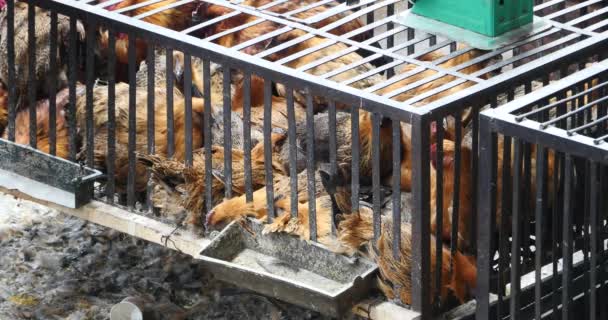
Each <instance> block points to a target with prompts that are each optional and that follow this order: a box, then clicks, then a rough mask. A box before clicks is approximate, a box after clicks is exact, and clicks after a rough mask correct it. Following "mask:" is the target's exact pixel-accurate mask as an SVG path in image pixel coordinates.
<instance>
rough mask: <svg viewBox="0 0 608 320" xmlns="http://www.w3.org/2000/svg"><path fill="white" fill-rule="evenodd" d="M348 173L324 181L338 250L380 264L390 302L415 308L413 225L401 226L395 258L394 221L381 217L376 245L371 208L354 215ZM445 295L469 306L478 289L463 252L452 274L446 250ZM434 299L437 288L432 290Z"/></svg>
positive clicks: (381, 285) (474, 272) (433, 259)
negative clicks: (473, 291) (357, 254)
mask: <svg viewBox="0 0 608 320" xmlns="http://www.w3.org/2000/svg"><path fill="white" fill-rule="evenodd" d="M349 180H350V179H349V178H348V170H339V172H338V174H337V175H335V176H329V175H325V177H324V179H323V180H322V182H323V184H324V185H325V187H326V189H327V190H328V192H329V193H330V197H332V198H333V200H332V202H333V205H334V208H335V209H336V213H338V214H339V215H338V216H336V218H335V221H336V223H337V229H338V243H339V246H338V249H339V250H342V251H343V252H344V253H347V254H355V253H361V254H363V255H365V256H368V257H369V258H370V259H372V260H374V261H375V262H376V263H377V264H378V268H379V271H380V276H379V279H378V283H379V288H380V290H381V291H382V292H383V293H384V294H385V295H386V296H387V298H389V299H400V300H401V302H403V303H407V304H411V302H412V299H411V289H412V286H411V270H412V243H411V225H409V224H407V223H402V224H401V240H400V255H399V259H396V258H395V257H394V255H393V237H392V230H393V223H394V222H393V221H392V219H391V218H390V217H387V216H383V217H381V228H382V230H383V231H382V232H381V233H380V237H379V238H378V240H377V241H374V240H373V238H374V229H373V228H374V227H373V212H372V209H371V208H369V207H367V206H364V205H362V206H360V208H359V211H358V212H353V211H352V207H351V202H350V201H351V200H350V199H351V195H350V189H349V184H348V181H349ZM430 240H431V246H430V248H431V252H430V259H431V270H430V271H429V272H430V275H431V283H432V284H434V283H435V280H434V277H435V271H434V270H435V268H437V265H436V250H435V240H434V237H433V236H432V235H431V239H430ZM441 254H442V265H441V266H440V267H441V270H442V271H441V292H440V299H441V301H442V302H443V301H445V300H446V298H447V297H448V294H449V293H450V292H451V293H453V294H454V295H455V296H456V298H458V300H460V301H461V302H465V301H466V299H467V298H468V297H469V292H470V290H473V289H474V288H475V287H476V281H477V269H476V267H475V264H474V262H473V261H472V259H471V258H469V257H467V256H464V255H463V254H461V253H460V252H457V253H456V254H455V255H454V257H453V258H454V259H453V261H454V270H453V272H452V273H450V261H451V260H450V250H449V249H448V248H443V249H442V253H441ZM431 288H432V289H431V293H432V294H433V297H434V296H435V294H434V293H433V291H434V286H432V287H431Z"/></svg>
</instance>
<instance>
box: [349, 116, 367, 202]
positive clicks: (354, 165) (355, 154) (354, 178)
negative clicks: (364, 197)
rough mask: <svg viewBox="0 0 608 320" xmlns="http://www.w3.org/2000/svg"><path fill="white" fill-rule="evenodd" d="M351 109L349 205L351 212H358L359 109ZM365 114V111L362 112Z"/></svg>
mask: <svg viewBox="0 0 608 320" xmlns="http://www.w3.org/2000/svg"><path fill="white" fill-rule="evenodd" d="M360 107H361V106H352V107H351V114H350V116H351V119H350V123H351V126H350V130H351V137H352V157H351V158H352V160H351V161H352V162H351V192H352V194H351V204H352V210H353V212H357V211H359V167H360V162H359V161H360V157H361V154H360V150H361V149H360V146H361V144H360V139H359V112H360V111H359V108H360ZM363 112H366V111H363Z"/></svg>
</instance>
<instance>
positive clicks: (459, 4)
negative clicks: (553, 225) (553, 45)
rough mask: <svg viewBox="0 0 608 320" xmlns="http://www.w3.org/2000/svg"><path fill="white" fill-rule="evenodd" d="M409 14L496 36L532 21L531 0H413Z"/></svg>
mask: <svg viewBox="0 0 608 320" xmlns="http://www.w3.org/2000/svg"><path fill="white" fill-rule="evenodd" d="M412 13H415V14H418V15H420V16H423V17H427V18H430V19H433V20H438V21H441V22H444V23H447V24H450V25H454V26H457V27H460V28H463V29H466V30H470V31H473V32H476V33H480V34H482V35H485V36H488V37H497V36H499V35H501V34H503V33H506V32H508V31H511V30H514V29H517V28H520V27H523V26H525V25H527V24H530V23H532V20H533V0H416V2H415V4H414V7H413V8H412Z"/></svg>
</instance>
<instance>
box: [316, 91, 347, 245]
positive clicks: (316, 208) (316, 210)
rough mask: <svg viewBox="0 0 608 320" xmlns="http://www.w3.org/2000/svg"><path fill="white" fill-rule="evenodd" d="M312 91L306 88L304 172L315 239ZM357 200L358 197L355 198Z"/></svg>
mask: <svg viewBox="0 0 608 320" xmlns="http://www.w3.org/2000/svg"><path fill="white" fill-rule="evenodd" d="M312 98H313V97H312V93H311V92H310V90H309V89H308V88H307V89H306V131H307V132H306V139H307V141H306V150H309V152H307V153H306V156H307V163H306V172H307V177H308V199H309V201H308V220H309V227H310V240H311V241H317V206H316V201H315V199H316V197H315V194H316V190H315V153H314V152H313V150H315V116H314V105H313V100H312ZM357 200H358V199H357Z"/></svg>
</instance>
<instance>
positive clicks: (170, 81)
mask: <svg viewBox="0 0 608 320" xmlns="http://www.w3.org/2000/svg"><path fill="white" fill-rule="evenodd" d="M165 54H166V60H165V62H166V64H165V70H167V74H166V80H167V81H165V82H166V83H167V157H168V158H172V157H173V155H174V154H175V121H174V119H173V98H174V97H173V86H174V81H175V79H174V78H175V76H174V74H173V72H171V71H170V70H173V50H172V49H171V48H167V50H166V52H165Z"/></svg>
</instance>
